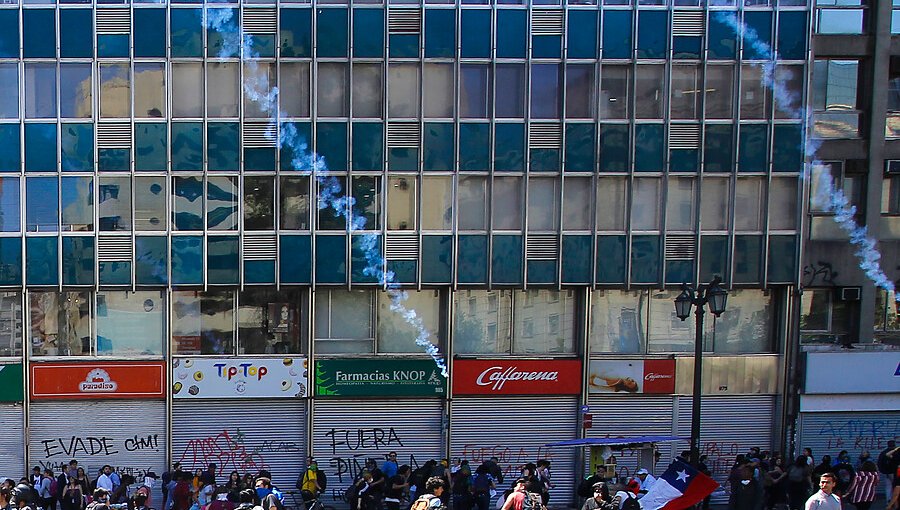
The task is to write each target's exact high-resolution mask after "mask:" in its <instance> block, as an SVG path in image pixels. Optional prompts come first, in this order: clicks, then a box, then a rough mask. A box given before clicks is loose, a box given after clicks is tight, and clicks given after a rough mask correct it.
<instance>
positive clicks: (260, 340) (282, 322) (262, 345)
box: [238, 289, 307, 354]
mask: <svg viewBox="0 0 900 510" xmlns="http://www.w3.org/2000/svg"><path fill="white" fill-rule="evenodd" d="M304 301H305V294H303V295H301V293H300V291H297V290H285V289H282V290H281V291H278V292H276V291H274V290H267V289H252V290H249V289H248V290H245V291H243V292H240V293H239V295H238V302H239V308H238V354H296V353H300V352H303V345H302V343H301V341H300V340H301V338H303V337H304V336H305V335H301V331H302V330H304V329H305V324H306V321H305V320H303V317H302V316H301V314H302V311H303V310H306V309H307V308H306V305H305V304H304Z"/></svg>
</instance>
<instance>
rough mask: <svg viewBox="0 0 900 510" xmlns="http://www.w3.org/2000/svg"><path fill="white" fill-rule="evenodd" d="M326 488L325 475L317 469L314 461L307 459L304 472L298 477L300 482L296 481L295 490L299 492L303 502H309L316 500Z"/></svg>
mask: <svg viewBox="0 0 900 510" xmlns="http://www.w3.org/2000/svg"><path fill="white" fill-rule="evenodd" d="M327 486H328V479H327V477H326V476H325V473H324V472H322V471H321V470H320V469H319V463H318V462H316V459H314V458H312V457H309V458H308V459H307V464H306V471H304V472H303V474H302V475H300V480H298V481H297V489H299V490H300V494H301V495H302V496H303V501H311V500H313V499H316V498H318V497H319V495H320V494H322V493H323V492H325V488H326V487H327Z"/></svg>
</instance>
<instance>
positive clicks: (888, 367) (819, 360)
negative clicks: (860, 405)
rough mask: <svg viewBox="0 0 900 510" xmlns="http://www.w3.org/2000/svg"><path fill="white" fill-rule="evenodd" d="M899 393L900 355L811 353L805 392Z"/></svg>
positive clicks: (883, 353)
mask: <svg viewBox="0 0 900 510" xmlns="http://www.w3.org/2000/svg"><path fill="white" fill-rule="evenodd" d="M897 392H900V352H898V351H879V352H848V351H841V352H808V353H806V388H805V391H804V393H806V394H811V393H823V394H835V393H897Z"/></svg>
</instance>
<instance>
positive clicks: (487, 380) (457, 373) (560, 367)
mask: <svg viewBox="0 0 900 510" xmlns="http://www.w3.org/2000/svg"><path fill="white" fill-rule="evenodd" d="M580 393H581V360H572V359H549V360H507V359H498V360H482V359H458V360H456V361H454V362H453V394H454V395H578V394H580Z"/></svg>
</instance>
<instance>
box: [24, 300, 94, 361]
mask: <svg viewBox="0 0 900 510" xmlns="http://www.w3.org/2000/svg"><path fill="white" fill-rule="evenodd" d="M28 309H29V318H30V323H31V352H32V354H33V355H34V356H87V355H90V354H91V293H90V292H31V293H29V294H28Z"/></svg>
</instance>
